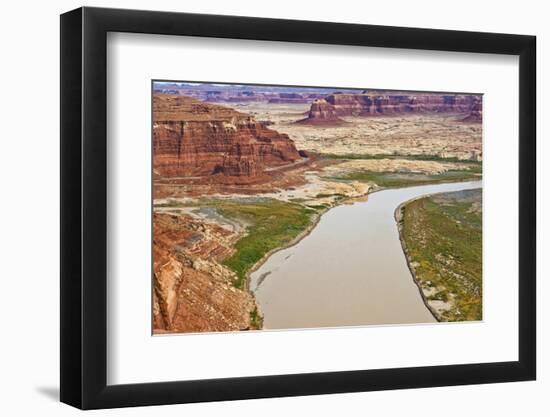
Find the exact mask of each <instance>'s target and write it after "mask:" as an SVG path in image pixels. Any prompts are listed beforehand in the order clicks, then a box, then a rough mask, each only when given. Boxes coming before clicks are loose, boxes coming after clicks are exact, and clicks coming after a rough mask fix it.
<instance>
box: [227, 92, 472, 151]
mask: <svg viewBox="0 0 550 417" xmlns="http://www.w3.org/2000/svg"><path fill="white" fill-rule="evenodd" d="M238 108H239V109H240V110H242V111H246V112H249V113H251V114H254V115H256V118H257V119H258V120H269V121H270V122H272V123H273V124H272V125H270V127H271V128H272V129H274V130H277V131H278V132H281V133H286V134H287V135H289V137H291V138H292V139H293V140H294V142H295V143H296V147H297V148H298V149H304V150H307V151H311V152H316V153H320V154H334V155H341V156H345V155H350V154H351V155H362V154H369V155H395V154H396V155H430V156H437V157H440V158H458V159H465V160H475V161H480V160H481V159H482V146H481V124H480V123H464V120H463V119H464V117H465V116H464V114H463V113H411V114H398V115H383V116H374V117H349V116H348V117H345V116H344V117H340V118H341V119H342V120H344V121H345V122H347V123H345V124H342V125H338V126H318V127H317V126H308V125H303V124H296V123H294V122H296V121H298V120H300V119H303V118H304V115H305V114H306V113H307V111H308V109H309V106H308V105H303V104H276V105H274V104H267V103H247V104H243V105H241V106H239V107H238Z"/></svg>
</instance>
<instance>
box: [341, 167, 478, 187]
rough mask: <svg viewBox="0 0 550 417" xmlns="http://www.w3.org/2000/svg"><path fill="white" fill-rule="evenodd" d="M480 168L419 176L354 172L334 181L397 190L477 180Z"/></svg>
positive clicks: (415, 174)
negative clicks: (373, 185)
mask: <svg viewBox="0 0 550 417" xmlns="http://www.w3.org/2000/svg"><path fill="white" fill-rule="evenodd" d="M480 172H481V167H473V168H472V169H460V170H451V171H446V172H443V173H441V174H420V173H415V172H376V171H367V170H362V171H355V172H349V173H347V174H345V175H343V176H340V177H337V178H335V179H339V180H345V181H362V182H371V183H375V184H376V185H378V186H379V187H384V188H398V187H407V186H413V185H425V184H436V183H441V182H454V181H466V180H477V179H480V178H481V177H480V176H479V173H480Z"/></svg>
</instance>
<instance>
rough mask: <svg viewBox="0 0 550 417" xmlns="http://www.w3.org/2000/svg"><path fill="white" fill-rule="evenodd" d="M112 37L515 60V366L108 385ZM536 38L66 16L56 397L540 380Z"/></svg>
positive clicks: (88, 399)
mask: <svg viewBox="0 0 550 417" xmlns="http://www.w3.org/2000/svg"><path fill="white" fill-rule="evenodd" d="M108 32H131V33H146V34H163V35H175V36H178V35H185V36H198V37H215V38H235V39H255V40H269V41H285V42H304V43H318V44H332V45H358V46H371V47H384V48H404V49H421V50H441V51H457V52H478V53H490V54H507V55H516V56H519V90H520V91H519V102H518V103H517V104H518V112H519V132H518V137H519V155H518V158H519V271H518V274H519V293H518V299H519V329H518V331H519V351H518V352H519V358H518V361H512V362H496V363H477V364H467V365H445V366H427V367H426V366H424V367H412V368H399V369H377V370H356V371H343V372H327V373H309V374H292V375H274V376H255V377H240V378H227V379H209V380H199V381H175V382H162V383H140V384H131V385H112V386H109V385H107V383H106V381H107V379H106V376H107V368H106V367H107V331H106V329H107V304H106V299H107V284H106V283H107V272H106V271H107V253H106V246H107V181H108V178H107V136H106V128H107V112H106V96H107V73H106V55H107V54H106V46H107V33H108ZM535 45H536V38H535V37H534V36H524V35H510V34H495V33H481V32H461V31H448V30H432V29H415V28H403V27H387V26H371V25H358V24H341V23H323V22H311V21H294V20H278V19H265V18H252V17H233V16H217V15H200V14H185V13H170V12H154V11H137V10H120V9H102V8H88V7H84V8H79V9H76V10H73V11H70V12H67V13H65V14H63V15H61V53H60V57H61V92H60V93H61V231H60V232H61V310H60V314H61V382H60V383H61V401H62V402H64V403H67V404H70V405H72V406H75V407H78V408H82V409H95V408H112V407H124V406H144V405H157V404H174V403H190V402H201V401H218V400H238V399H250V398H264V397H282V396H298V395H313V394H328V393H344V392H357V391H376V390H388V389H402V388H421V387H434V386H450V385H464V384H482V383H496V382H507V381H525V380H533V379H535V376H536V314H535V311H536V304H535V302H536V267H535V265H536V263H535V256H536V255H535V254H536V250H535V249H536V158H535V154H536V145H535V134H536V132H535V122H536V119H535V118H536V112H535V110H536V92H535V87H536V81H535V80H536V76H535V75H536V72H535V71H536V70H535V66H536V65H535V62H536V56H535V54H536V47H535Z"/></svg>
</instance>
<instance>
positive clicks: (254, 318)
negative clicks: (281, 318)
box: [250, 307, 264, 330]
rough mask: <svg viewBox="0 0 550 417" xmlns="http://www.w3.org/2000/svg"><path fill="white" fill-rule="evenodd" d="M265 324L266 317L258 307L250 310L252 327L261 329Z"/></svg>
mask: <svg viewBox="0 0 550 417" xmlns="http://www.w3.org/2000/svg"><path fill="white" fill-rule="evenodd" d="M263 325H264V318H263V317H262V316H261V315H260V313H259V311H258V307H254V310H252V311H251V312H250V328H251V329H252V330H261V329H262V327H263Z"/></svg>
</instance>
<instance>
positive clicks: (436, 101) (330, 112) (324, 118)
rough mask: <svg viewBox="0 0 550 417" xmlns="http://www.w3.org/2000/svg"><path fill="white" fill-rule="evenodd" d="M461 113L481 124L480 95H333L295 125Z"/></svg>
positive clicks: (317, 103)
mask: <svg viewBox="0 0 550 417" xmlns="http://www.w3.org/2000/svg"><path fill="white" fill-rule="evenodd" d="M424 112H434V113H435V112H438V113H464V114H467V115H468V116H467V117H466V118H465V119H464V120H466V121H474V122H475V121H479V122H480V121H481V117H482V106H481V96H479V95H458V94H457V95H448V94H447V95H444V94H419V95H404V94H399V95H389V94H384V95H374V94H371V93H360V94H348V93H336V94H330V95H328V96H326V97H325V98H324V99H319V100H315V101H314V102H313V103H312V104H311V107H310V110H309V112H308V115H307V117H306V118H305V119H303V120H299V121H298V122H297V123H300V124H309V125H338V124H342V123H344V121H343V120H342V119H341V117H350V116H364V117H368V116H380V115H393V114H401V113H424Z"/></svg>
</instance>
